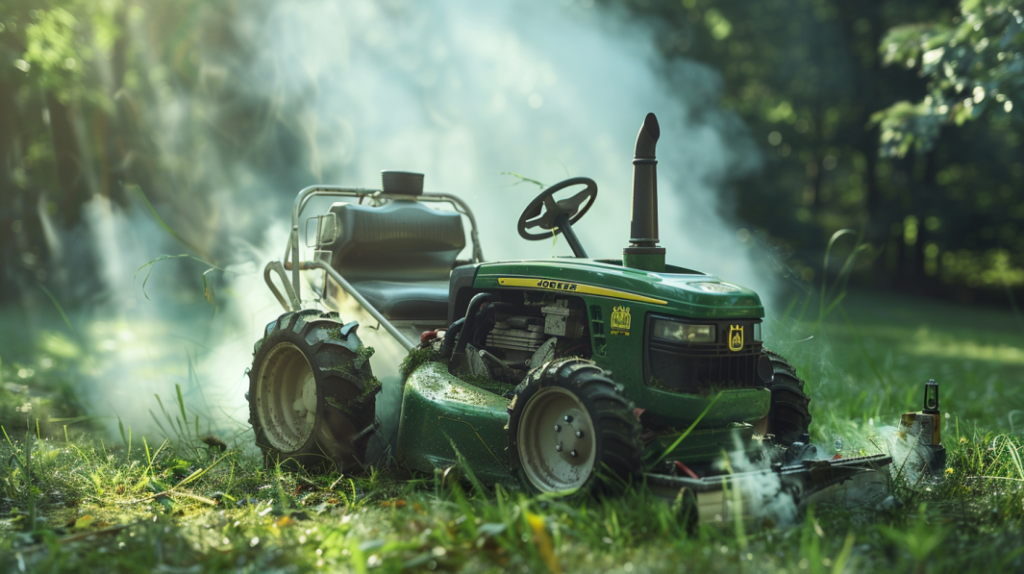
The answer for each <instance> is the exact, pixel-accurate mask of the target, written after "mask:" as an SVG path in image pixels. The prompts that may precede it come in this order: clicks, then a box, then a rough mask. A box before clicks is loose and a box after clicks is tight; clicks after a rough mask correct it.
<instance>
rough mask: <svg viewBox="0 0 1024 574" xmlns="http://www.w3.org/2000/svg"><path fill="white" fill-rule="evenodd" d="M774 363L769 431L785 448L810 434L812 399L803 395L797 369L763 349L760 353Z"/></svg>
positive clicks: (781, 357) (777, 355) (780, 357)
mask: <svg viewBox="0 0 1024 574" xmlns="http://www.w3.org/2000/svg"><path fill="white" fill-rule="evenodd" d="M761 352H762V353H763V354H764V356H766V357H768V361H769V362H771V365H772V372H773V376H774V380H773V381H772V383H771V384H770V385H769V386H768V389H769V390H771V392H772V398H771V407H770V408H769V410H768V432H769V433H770V434H773V435H775V440H776V442H778V443H779V444H781V445H782V446H789V445H791V444H793V443H794V442H796V441H798V440H799V439H800V437H802V436H803V435H805V434H807V433H808V430H809V429H810V426H811V411H810V410H809V408H808V405H809V404H810V402H811V397H810V396H808V395H807V393H805V392H804V381H803V380H802V379H801V378H800V377H798V376H797V374H796V368H794V367H793V365H791V364H789V361H787V360H786V359H785V358H784V357H783V356H782V355H780V354H778V353H776V352H774V351H769V350H768V349H764V350H762V351H761Z"/></svg>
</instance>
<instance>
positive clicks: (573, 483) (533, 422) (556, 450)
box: [516, 387, 597, 492]
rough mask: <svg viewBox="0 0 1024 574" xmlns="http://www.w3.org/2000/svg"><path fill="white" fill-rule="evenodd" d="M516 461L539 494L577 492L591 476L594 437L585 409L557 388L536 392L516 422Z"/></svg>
mask: <svg viewBox="0 0 1024 574" xmlns="http://www.w3.org/2000/svg"><path fill="white" fill-rule="evenodd" d="M516 435H517V436H516V439H517V448H518V450H519V461H520V464H521V465H522V468H523V472H524V473H525V474H526V477H527V479H528V480H529V481H530V483H531V484H533V486H534V487H536V488H537V490H540V491H541V492H557V491H562V490H570V489H574V488H579V487H581V486H583V484H584V483H585V482H586V481H587V479H588V478H590V475H591V474H593V472H594V461H595V459H596V457H597V437H596V434H595V432H594V424H593V421H592V420H591V418H590V414H589V413H588V412H587V409H586V407H584V406H583V404H582V403H581V402H580V400H579V398H577V397H576V395H574V394H573V393H572V392H570V391H568V390H566V389H562V388H560V387H548V388H546V389H541V390H539V391H537V394H535V395H533V397H531V398H530V400H529V402H528V403H527V404H526V407H525V409H524V410H523V415H522V417H520V419H519V428H518V430H517V432H516Z"/></svg>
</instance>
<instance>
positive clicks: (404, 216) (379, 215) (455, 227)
mask: <svg viewBox="0 0 1024 574" xmlns="http://www.w3.org/2000/svg"><path fill="white" fill-rule="evenodd" d="M331 211H332V212H333V213H335V215H336V216H337V217H338V223H339V225H340V232H339V234H338V238H337V239H336V240H335V241H334V243H332V244H331V246H330V247H329V249H330V250H331V251H333V252H334V255H333V257H332V263H331V264H332V265H333V266H334V268H335V269H337V270H338V272H339V273H341V275H342V276H343V277H345V278H346V279H347V280H348V281H350V282H355V281H364V280H373V279H378V280H389V281H436V280H447V279H448V274H449V273H450V272H451V270H452V267H453V266H454V265H455V258H456V257H458V255H459V252H461V251H462V249H463V248H464V247H465V246H466V234H465V231H464V230H463V227H462V216H460V215H459V214H458V213H455V212H451V211H448V212H445V211H437V210H435V209H431V208H429V207H427V206H425V205H423V204H421V203H418V202H416V201H392V202H390V203H388V204H387V205H384V206H382V207H369V206H365V205H355V204H352V203H335V204H334V205H332V206H331Z"/></svg>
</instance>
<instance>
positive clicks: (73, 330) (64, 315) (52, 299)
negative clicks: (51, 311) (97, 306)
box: [39, 283, 78, 337]
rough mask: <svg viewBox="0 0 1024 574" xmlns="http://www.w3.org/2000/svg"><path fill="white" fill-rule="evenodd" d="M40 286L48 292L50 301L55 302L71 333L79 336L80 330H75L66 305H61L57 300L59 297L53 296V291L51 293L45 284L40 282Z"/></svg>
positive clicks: (44, 291)
mask: <svg viewBox="0 0 1024 574" xmlns="http://www.w3.org/2000/svg"><path fill="white" fill-rule="evenodd" d="M39 288H40V289H42V290H43V293H46V296H47V297H49V298H50V301H51V302H52V303H53V306H54V307H56V308H57V312H58V313H60V318H61V319H64V324H65V325H67V326H68V329H70V330H71V333H72V334H73V335H75V336H76V337H77V336H78V331H75V328H74V327H72V326H71V320H70V319H68V315H67V313H65V312H64V307H61V306H60V303H58V302H57V298H56V297H54V296H53V293H50V290H49V289H47V288H46V286H45V285H43V284H42V283H40V284H39Z"/></svg>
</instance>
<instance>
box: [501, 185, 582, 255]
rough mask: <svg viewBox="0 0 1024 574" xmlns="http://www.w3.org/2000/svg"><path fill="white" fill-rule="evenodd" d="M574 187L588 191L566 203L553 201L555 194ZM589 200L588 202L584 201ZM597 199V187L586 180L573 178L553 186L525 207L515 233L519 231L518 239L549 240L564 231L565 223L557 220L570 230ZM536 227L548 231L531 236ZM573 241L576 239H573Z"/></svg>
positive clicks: (566, 200) (567, 235)
mask: <svg viewBox="0 0 1024 574" xmlns="http://www.w3.org/2000/svg"><path fill="white" fill-rule="evenodd" d="M573 185H586V186H587V187H586V188H585V189H584V190H583V191H581V192H579V193H577V194H576V195H574V196H572V197H570V198H568V199H563V200H561V201H555V197H554V195H555V192H556V191H561V190H563V189H565V188H567V187H570V186H573ZM588 199H589V200H590V201H587V200H588ZM596 199H597V184H596V183H594V180H592V179H590V178H589V177H574V178H571V179H567V180H565V181H562V182H559V183H556V184H555V185H552V186H551V187H549V188H547V189H545V190H544V191H542V192H541V193H540V195H538V196H537V197H535V198H534V199H533V201H531V202H530V204H529V205H527V206H526V209H524V210H523V214H522V215H520V216H519V223H518V224H517V225H516V230H517V231H519V236H520V237H522V238H523V239H527V240H529V241H539V240H541V239H548V238H550V237H551V235H552V233H554V234H558V233H561V232H562V231H563V227H565V223H566V221H559V220H560V219H563V218H564V219H567V220H568V221H567V223H568V224H569V225H570V226H571V225H572V224H574V223H576V222H577V221H579V220H580V218H581V217H583V215H584V214H586V213H587V211H588V210H589V209H590V206H591V205H594V200H596ZM585 201H586V205H583V202H585ZM581 205H583V208H582V209H580V206H581ZM536 227H540V228H541V229H546V230H548V231H547V232H544V233H530V231H529V230H530V229H534V228H536ZM552 229H554V231H551V230H552ZM570 233H571V230H570ZM566 237H569V233H567V234H566ZM573 239H575V237H574V238H573Z"/></svg>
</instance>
